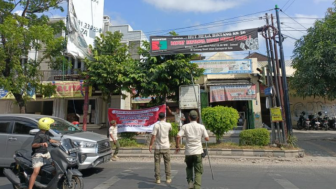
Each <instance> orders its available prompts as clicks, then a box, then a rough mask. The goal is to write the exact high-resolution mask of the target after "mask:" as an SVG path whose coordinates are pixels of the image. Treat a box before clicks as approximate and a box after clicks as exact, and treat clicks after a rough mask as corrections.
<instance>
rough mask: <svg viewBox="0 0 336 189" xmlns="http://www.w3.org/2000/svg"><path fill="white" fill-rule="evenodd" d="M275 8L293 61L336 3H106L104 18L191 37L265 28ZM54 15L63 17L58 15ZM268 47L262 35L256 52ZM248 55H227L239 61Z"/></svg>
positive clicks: (139, 0) (145, 0)
mask: <svg viewBox="0 0 336 189" xmlns="http://www.w3.org/2000/svg"><path fill="white" fill-rule="evenodd" d="M275 5H278V6H279V8H280V9H282V12H280V21H281V22H282V24H281V27H282V30H283V34H284V35H285V37H286V39H285V41H284V52H285V59H286V60H289V59H291V56H292V51H293V48H294V44H295V41H296V39H299V38H301V37H302V36H303V35H305V33H306V30H307V29H308V28H309V27H311V26H312V25H313V24H314V22H315V20H316V19H321V18H324V16H325V13H326V11H327V9H328V8H329V7H333V0H123V1H121V0H105V10H104V15H108V16H110V18H111V22H112V24H113V25H120V24H128V25H130V26H131V27H132V28H133V29H134V30H142V31H143V32H144V33H145V34H146V36H147V37H148V38H149V36H151V35H167V34H168V31H171V30H174V31H176V32H177V33H178V34H179V35H190V34H207V33H217V32H225V31H235V30H241V29H249V28H256V27H261V26H264V25H265V24H266V23H265V19H261V18H262V17H263V16H265V13H268V14H269V15H270V14H273V15H274V16H275V10H274V7H275ZM51 14H52V16H54V17H57V16H60V13H58V12H55V13H51ZM275 22H276V20H275ZM209 23H210V24H209ZM181 28H183V29H181ZM265 46H266V45H265V40H264V39H263V37H262V36H261V35H259V50H258V51H256V52H259V53H261V54H266V48H265ZM248 53H249V52H248V51H240V52H227V54H229V55H231V56H232V57H233V58H236V59H239V58H244V57H246V56H247V55H248ZM251 53H252V52H251ZM212 54H213V53H205V54H204V55H205V56H211V55H212Z"/></svg>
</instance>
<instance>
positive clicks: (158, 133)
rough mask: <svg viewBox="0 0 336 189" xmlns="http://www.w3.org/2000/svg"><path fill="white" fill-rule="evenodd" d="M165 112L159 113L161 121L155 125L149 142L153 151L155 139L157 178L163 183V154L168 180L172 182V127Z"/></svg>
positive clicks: (158, 182) (150, 149)
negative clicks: (170, 132)
mask: <svg viewBox="0 0 336 189" xmlns="http://www.w3.org/2000/svg"><path fill="white" fill-rule="evenodd" d="M165 118H166V116H165V114H164V113H163V112H161V113H159V119H160V121H159V122H158V123H156V124H155V125H154V128H153V132H152V138H151V141H150V144H149V151H150V152H152V145H153V143H154V140H155V150H154V163H155V169H154V171H155V175H154V176H155V179H156V183H157V184H160V183H161V177H160V161H161V156H163V160H164V165H165V171H166V182H167V184H169V183H171V177H170V152H169V150H170V143H169V131H170V130H171V129H172V126H171V124H170V123H167V122H166V121H165Z"/></svg>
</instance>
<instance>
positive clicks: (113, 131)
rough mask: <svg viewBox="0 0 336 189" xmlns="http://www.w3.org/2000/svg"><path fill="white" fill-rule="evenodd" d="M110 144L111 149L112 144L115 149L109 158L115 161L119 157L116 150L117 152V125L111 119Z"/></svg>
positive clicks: (118, 146)
mask: <svg viewBox="0 0 336 189" xmlns="http://www.w3.org/2000/svg"><path fill="white" fill-rule="evenodd" d="M109 132H110V144H111V149H112V147H113V146H115V150H114V153H113V156H112V158H111V160H112V161H117V160H118V159H119V157H118V156H117V155H118V152H119V148H120V145H119V142H118V127H117V122H116V121H115V120H112V121H111V122H110V129H109Z"/></svg>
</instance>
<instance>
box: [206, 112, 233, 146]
mask: <svg viewBox="0 0 336 189" xmlns="http://www.w3.org/2000/svg"><path fill="white" fill-rule="evenodd" d="M238 119H239V114H238V111H237V110H236V109H234V108H231V107H226V106H216V107H207V108H203V109H202V121H203V123H204V125H205V127H206V128H207V129H209V130H210V131H211V132H213V133H214V134H215V135H216V141H217V143H220V139H221V138H222V137H223V135H224V133H226V132H228V131H229V130H232V129H233V128H235V127H237V123H238Z"/></svg>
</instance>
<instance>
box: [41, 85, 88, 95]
mask: <svg viewBox="0 0 336 189" xmlns="http://www.w3.org/2000/svg"><path fill="white" fill-rule="evenodd" d="M48 83H50V84H52V85H55V86H56V93H55V94H54V95H53V96H49V97H47V96H45V97H44V98H74V97H84V94H85V87H84V81H51V82H48V81H45V82H43V83H42V84H48ZM91 95H92V87H91V86H90V87H89V97H90V96H91Z"/></svg>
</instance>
